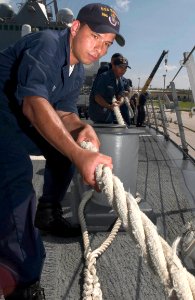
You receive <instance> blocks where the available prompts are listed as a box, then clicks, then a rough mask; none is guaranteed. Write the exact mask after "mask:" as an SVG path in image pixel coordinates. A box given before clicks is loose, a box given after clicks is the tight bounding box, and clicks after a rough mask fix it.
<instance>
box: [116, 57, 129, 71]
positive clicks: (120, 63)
mask: <svg viewBox="0 0 195 300" xmlns="http://www.w3.org/2000/svg"><path fill="white" fill-rule="evenodd" d="M113 64H114V65H115V66H121V67H125V68H129V69H131V67H130V66H129V65H128V60H127V59H126V58H125V57H123V56H120V57H117V58H115V59H114V60H113Z"/></svg>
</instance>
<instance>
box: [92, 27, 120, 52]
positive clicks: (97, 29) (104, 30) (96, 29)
mask: <svg viewBox="0 0 195 300" xmlns="http://www.w3.org/2000/svg"><path fill="white" fill-rule="evenodd" d="M86 24H87V25H88V26H89V28H90V29H91V30H92V31H94V32H97V33H115V34H116V37H115V40H116V42H117V43H118V44H119V46H121V47H123V46H124V45H125V39H124V37H123V36H122V35H121V34H119V33H118V32H117V31H115V30H114V28H112V27H110V26H108V25H102V24H88V23H86Z"/></svg>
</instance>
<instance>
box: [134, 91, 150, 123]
mask: <svg viewBox="0 0 195 300" xmlns="http://www.w3.org/2000/svg"><path fill="white" fill-rule="evenodd" d="M148 96H149V93H148V92H145V93H143V94H140V96H139V100H138V105H137V123H136V127H146V126H145V125H144V121H145V116H146V113H145V105H146V101H147V98H148Z"/></svg>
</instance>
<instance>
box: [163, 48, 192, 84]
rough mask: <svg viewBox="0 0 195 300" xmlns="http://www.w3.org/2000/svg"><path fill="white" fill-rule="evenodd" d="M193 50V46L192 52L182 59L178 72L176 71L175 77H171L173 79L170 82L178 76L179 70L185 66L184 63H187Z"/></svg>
mask: <svg viewBox="0 0 195 300" xmlns="http://www.w3.org/2000/svg"><path fill="white" fill-rule="evenodd" d="M194 50H195V46H194V47H193V48H192V50H191V51H190V53H189V54H188V56H187V57H186V58H185V59H184V61H183V64H182V66H181V67H180V68H179V70H178V71H177V73H176V74H175V76H174V77H173V79H172V80H171V81H170V82H173V81H174V79H175V78H176V77H177V75H178V74H179V72H180V71H181V69H182V68H183V66H184V65H185V63H186V62H187V61H188V59H189V58H190V56H191V54H192V53H193V52H194ZM168 87H169V86H168Z"/></svg>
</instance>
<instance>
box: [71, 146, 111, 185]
mask: <svg viewBox="0 0 195 300" xmlns="http://www.w3.org/2000/svg"><path fill="white" fill-rule="evenodd" d="M74 163H75V165H76V167H77V169H78V171H79V173H80V174H81V176H82V178H83V180H84V182H85V183H86V184H89V185H90V186H91V187H92V188H94V189H95V190H96V191H99V188H98V185H97V182H96V178H95V170H96V168H97V166H98V165H99V164H103V165H105V166H107V167H109V168H110V169H111V170H112V168H113V165H112V158H111V157H110V156H107V155H104V154H101V153H99V152H92V151H89V150H85V149H82V150H81V152H80V155H78V156H77V157H76V158H75V159H74Z"/></svg>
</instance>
